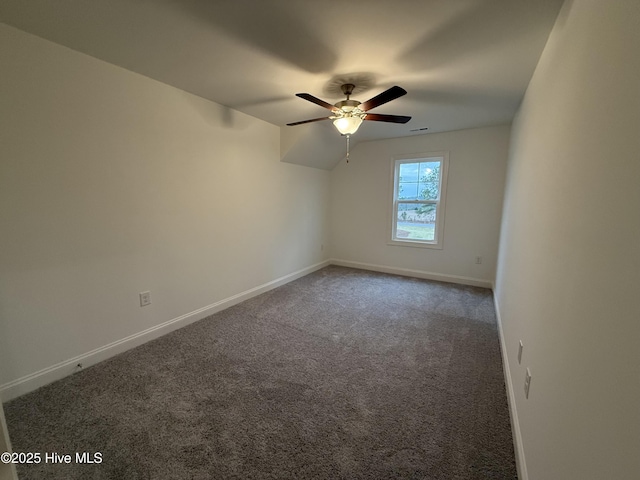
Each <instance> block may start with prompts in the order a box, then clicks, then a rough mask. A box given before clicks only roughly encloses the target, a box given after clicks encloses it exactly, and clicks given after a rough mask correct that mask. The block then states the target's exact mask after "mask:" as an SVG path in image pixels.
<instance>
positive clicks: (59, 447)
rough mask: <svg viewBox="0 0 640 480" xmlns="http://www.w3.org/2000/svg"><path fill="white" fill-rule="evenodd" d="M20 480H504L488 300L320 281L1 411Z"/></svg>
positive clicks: (330, 271) (356, 273) (486, 294)
mask: <svg viewBox="0 0 640 480" xmlns="http://www.w3.org/2000/svg"><path fill="white" fill-rule="evenodd" d="M5 413H6V417H7V422H8V425H9V431H10V435H11V440H12V442H13V446H14V450H15V451H16V452H27V451H31V452H59V453H71V454H74V453H75V452H90V453H93V452H101V454H102V463H100V464H93V465H91V464H89V465H86V464H84V465H83V464H77V463H75V462H73V463H71V464H64V465H54V464H49V463H44V462H42V463H40V464H37V465H29V466H20V467H19V469H18V472H19V474H20V478H21V479H22V480H27V479H65V480H74V479H118V480H137V479H145V480H146V479H149V480H163V479H176V480H177V479H180V480H185V479H198V480H200V479H202V480H204V479H207V480H210V479H232V478H233V479H365V478H366V479H399V478H411V479H443V480H444V479H446V480H452V479H515V478H517V476H516V470H515V463H514V452H513V444H512V438H511V427H510V423H509V413H508V409H507V401H506V394H505V386H504V377H503V373H502V363H501V357H500V348H499V341H498V332H497V328H496V320H495V312H494V307H493V303H492V298H491V292H490V290H486V289H482V288H475V287H467V286H461V285H454V284H446V283H438V282H430V281H426V280H418V279H411V278H404V277H397V276H392V275H385V274H380V273H373V272H367V271H361V270H354V269H348V268H342V267H336V266H331V267H327V268H324V269H322V270H319V271H317V272H315V273H313V274H311V275H308V276H306V277H304V278H301V279H299V280H297V281H295V282H292V283H289V284H287V285H285V286H282V287H280V288H278V289H275V290H272V291H270V292H268V293H265V294H263V295H260V296H258V297H255V298H253V299H251V300H249V301H246V302H244V303H241V304H239V305H236V306H235V307H232V308H229V309H227V310H225V311H223V312H220V313H218V314H216V315H213V316H211V317H209V318H207V319H204V320H202V321H200V322H197V323H195V324H192V325H190V326H188V327H185V328H183V329H181V330H178V331H176V332H173V333H171V334H169V335H166V336H164V337H162V338H159V339H157V340H155V341H152V342H149V343H147V344H145V345H143V346H141V347H138V348H136V349H133V350H130V351H128V352H126V353H124V354H121V355H118V356H117V357H114V358H113V359H111V360H108V361H106V362H103V363H101V364H99V365H96V366H94V367H92V368H88V369H86V370H84V371H81V372H79V373H77V374H75V375H73V376H71V377H67V378H65V379H63V380H61V381H59V382H56V383H54V384H51V385H49V386H46V387H43V388H41V389H39V390H37V391H35V392H32V393H30V394H28V395H25V396H23V397H20V398H18V399H16V400H13V401H12V402H9V403H8V404H6V405H5Z"/></svg>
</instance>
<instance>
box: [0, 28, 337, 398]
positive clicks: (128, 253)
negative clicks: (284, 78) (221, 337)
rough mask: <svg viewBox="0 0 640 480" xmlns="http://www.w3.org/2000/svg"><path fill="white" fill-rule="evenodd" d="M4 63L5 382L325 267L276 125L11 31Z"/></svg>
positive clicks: (305, 180) (319, 198)
mask: <svg viewBox="0 0 640 480" xmlns="http://www.w3.org/2000/svg"><path fill="white" fill-rule="evenodd" d="M0 65H2V74H1V75H0V112H1V113H0V159H1V160H0V230H1V232H2V234H1V236H0V320H1V323H0V329H1V332H0V369H1V370H0V386H1V385H3V384H4V385H5V386H6V385H7V384H8V383H9V382H14V381H16V380H19V379H21V378H24V377H25V376H28V375H32V374H34V373H35V372H38V371H41V370H42V369H45V368H48V367H51V366H52V365H56V364H58V363H59V362H65V361H66V360H68V359H71V358H74V357H76V356H78V355H83V354H85V353H86V352H89V351H92V350H94V349H97V348H100V347H103V346H105V345H107V344H110V343H111V342H117V341H119V340H121V339H123V338H125V337H128V336H130V335H135V334H136V333H137V332H141V331H144V330H146V329H149V328H153V327H154V326H157V325H159V324H162V323H163V322H167V321H170V320H172V319H176V318H179V317H180V316H182V315H185V314H188V313H189V312H194V311H197V310H198V309H202V308H204V307H206V306H208V305H212V304H215V303H216V302H220V301H222V300H224V299H227V298H229V297H232V296H234V295H237V294H239V293H241V292H245V291H247V290H249V289H252V288H254V287H256V286H259V285H263V284H265V283H267V282H271V281H273V280H274V279H278V278H280V277H282V276H285V275H288V274H291V273H292V272H296V271H298V270H301V269H304V268H307V267H310V266H312V265H315V264H317V263H319V262H321V261H323V260H324V252H322V251H321V246H322V245H323V244H327V243H328V237H327V213H328V189H329V173H328V172H325V171H321V170H316V169H310V168H305V167H301V166H297V165H291V164H287V163H282V162H280V146H279V143H280V135H279V129H278V127H276V126H273V125H270V124H267V123H265V122H263V121H260V120H257V119H255V118H252V117H249V116H246V115H243V114H240V113H238V112H236V111H233V110H229V109H227V108H224V107H222V106H220V105H217V104H214V103H212V102H209V101H206V100H204V99H202V98H199V97H196V96H193V95H190V94H187V93H185V92H183V91H180V90H177V89H175V88H172V87H169V86H167V85H164V84H161V83H159V82H156V81H153V80H150V79H149V78H146V77H143V76H141V75H137V74H134V73H131V72H129V71H127V70H124V69H121V68H119V67H115V66H113V65H110V64H107V63H105V62H102V61H99V60H97V59H94V58H92V57H88V56H86V55H83V54H80V53H77V52H74V51H72V50H69V49H67V48H64V47H61V46H58V45H56V44H53V43H50V42H48V41H44V40H42V39H40V38H37V37H35V36H32V35H29V34H26V33H23V32H21V31H19V30H16V29H14V28H12V27H8V26H5V25H2V24H0ZM145 290H150V291H151V295H152V302H153V303H152V305H150V306H148V307H145V308H141V307H140V306H139V302H138V293H139V292H142V291H145Z"/></svg>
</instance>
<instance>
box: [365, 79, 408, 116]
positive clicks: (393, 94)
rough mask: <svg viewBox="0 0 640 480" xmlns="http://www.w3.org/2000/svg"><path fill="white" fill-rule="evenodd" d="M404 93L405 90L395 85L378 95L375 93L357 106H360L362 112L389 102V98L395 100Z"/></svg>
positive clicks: (405, 92)
mask: <svg viewBox="0 0 640 480" xmlns="http://www.w3.org/2000/svg"><path fill="white" fill-rule="evenodd" d="M406 94H407V91H406V90H405V89H404V88H401V87H398V86H397V85H396V86H394V87H391V88H390V89H388V90H385V91H384V92H382V93H381V94H380V95H376V96H375V97H373V98H372V99H370V100H367V101H366V102H364V103H361V104H360V106H359V107H358V108H360V110H362V111H363V112H366V111H368V110H371V109H372V108H376V107H378V106H380V105H382V104H383V103H387V102H390V101H391V100H395V99H396V98H399V97H401V96H403V95H406Z"/></svg>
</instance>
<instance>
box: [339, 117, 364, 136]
mask: <svg viewBox="0 0 640 480" xmlns="http://www.w3.org/2000/svg"><path fill="white" fill-rule="evenodd" d="M361 123H362V119H361V118H360V117H342V118H337V119H335V120H334V121H333V124H334V125H335V127H336V128H337V129H338V131H339V132H340V133H341V134H342V135H351V134H353V133H356V131H357V130H358V127H360V124H361Z"/></svg>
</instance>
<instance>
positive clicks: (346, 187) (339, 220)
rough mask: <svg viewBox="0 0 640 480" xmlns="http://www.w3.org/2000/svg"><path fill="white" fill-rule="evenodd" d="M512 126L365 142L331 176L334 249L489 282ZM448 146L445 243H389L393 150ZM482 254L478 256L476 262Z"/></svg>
mask: <svg viewBox="0 0 640 480" xmlns="http://www.w3.org/2000/svg"><path fill="white" fill-rule="evenodd" d="M508 145H509V127H508V126H498V127H486V128H477V129H471V130H459V131H454V132H446V133H433V134H428V135H419V136H413V137H404V138H395V139H390V140H379V141H373V142H363V143H360V144H358V146H357V147H356V148H355V149H354V150H353V151H352V155H351V161H350V163H349V164H346V163H345V162H344V161H343V162H341V163H340V164H339V165H338V166H337V167H336V168H335V169H334V170H333V171H332V177H331V202H332V203H331V240H332V241H331V248H332V249H331V255H332V257H334V258H338V259H342V260H348V261H352V262H362V263H370V264H376V265H383V266H387V267H392V268H397V269H398V268H402V269H412V270H420V271H424V272H432V273H436V274H440V275H443V276H447V275H449V276H461V277H467V278H472V279H479V280H483V281H484V282H486V283H487V284H489V285H490V284H491V283H492V282H493V279H494V271H495V270H494V269H495V263H496V257H497V244H498V235H499V228H500V214H501V209H502V195H503V188H504V177H505V170H506V162H507V152H508ZM441 151H448V152H449V176H448V182H447V199H446V215H445V226H444V243H443V245H444V246H443V249H442V250H436V249H427V248H415V247H407V246H395V245H388V244H387V242H388V241H389V240H390V239H391V233H390V231H389V227H390V223H391V217H390V208H391V190H392V188H393V185H392V170H391V162H392V160H391V158H392V157H393V156H394V155H402V154H409V153H428V152H441ZM476 256H482V257H483V263H482V264H481V265H476V264H475V257H476Z"/></svg>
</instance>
